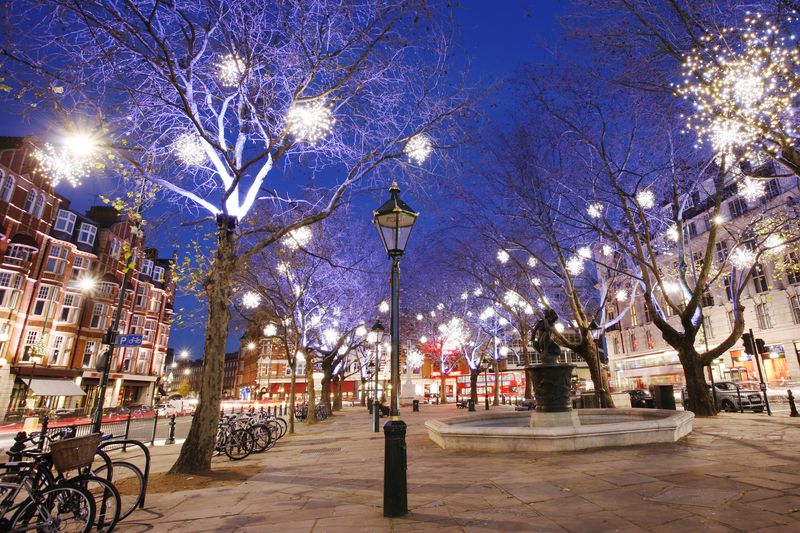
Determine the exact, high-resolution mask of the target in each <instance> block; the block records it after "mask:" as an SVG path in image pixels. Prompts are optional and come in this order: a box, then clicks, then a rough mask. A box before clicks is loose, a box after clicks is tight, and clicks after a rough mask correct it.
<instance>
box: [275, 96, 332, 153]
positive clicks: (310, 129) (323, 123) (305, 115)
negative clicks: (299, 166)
mask: <svg viewBox="0 0 800 533" xmlns="http://www.w3.org/2000/svg"><path fill="white" fill-rule="evenodd" d="M335 123H336V119H335V118H333V114H332V113H331V110H330V109H329V108H328V107H327V105H326V104H325V102H323V101H322V100H317V101H314V102H302V103H297V104H295V105H293V106H292V107H291V109H289V112H288V113H287V114H286V129H287V131H288V132H289V133H290V134H291V135H293V136H294V138H295V139H296V140H298V141H300V142H308V143H312V144H313V143H315V142H317V141H319V140H321V139H323V138H325V137H326V136H327V135H328V134H329V133H330V132H331V130H332V129H333V125H334V124H335Z"/></svg>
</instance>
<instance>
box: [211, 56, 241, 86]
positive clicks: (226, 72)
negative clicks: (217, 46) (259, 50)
mask: <svg viewBox="0 0 800 533" xmlns="http://www.w3.org/2000/svg"><path fill="white" fill-rule="evenodd" d="M244 67H245V65H244V61H242V59H241V58H240V57H239V56H237V55H236V54H227V55H224V56H222V58H220V60H219V61H218V62H217V75H218V76H219V81H220V82H221V83H222V85H224V86H225V87H236V86H237V85H239V80H241V79H242V74H244Z"/></svg>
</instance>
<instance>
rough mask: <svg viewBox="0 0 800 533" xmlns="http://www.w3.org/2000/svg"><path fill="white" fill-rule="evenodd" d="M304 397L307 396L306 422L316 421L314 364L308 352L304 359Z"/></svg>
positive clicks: (312, 422)
mask: <svg viewBox="0 0 800 533" xmlns="http://www.w3.org/2000/svg"><path fill="white" fill-rule="evenodd" d="M306 397H307V398H308V416H306V424H308V425H311V424H316V423H317V409H316V407H317V395H316V391H315V390H314V365H313V364H312V362H311V354H310V353H309V354H308V360H307V361H306Z"/></svg>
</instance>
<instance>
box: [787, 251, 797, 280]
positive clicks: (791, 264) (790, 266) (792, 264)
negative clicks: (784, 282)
mask: <svg viewBox="0 0 800 533" xmlns="http://www.w3.org/2000/svg"><path fill="white" fill-rule="evenodd" d="M784 262H785V263H786V270H787V273H786V278H787V279H788V280H789V283H791V284H792V285H797V284H798V283H800V257H798V256H797V252H789V254H788V255H787V256H786V258H785V261H784Z"/></svg>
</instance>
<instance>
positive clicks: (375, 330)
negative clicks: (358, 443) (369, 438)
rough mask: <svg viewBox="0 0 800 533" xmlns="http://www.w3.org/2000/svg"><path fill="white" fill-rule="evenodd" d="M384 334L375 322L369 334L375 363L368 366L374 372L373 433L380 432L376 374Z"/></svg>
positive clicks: (378, 367)
mask: <svg viewBox="0 0 800 533" xmlns="http://www.w3.org/2000/svg"><path fill="white" fill-rule="evenodd" d="M384 332H385V330H384V329H383V325H382V324H381V323H380V322H375V324H374V325H373V326H372V329H371V330H370V332H369V340H370V341H371V342H374V343H375V363H374V365H373V363H371V362H370V364H369V367H370V368H373V367H374V371H375V372H374V375H375V384H374V386H373V389H372V431H374V432H375V433H378V432H379V431H380V429H379V428H378V426H379V423H378V417H379V416H380V412H379V411H378V372H379V371H380V369H381V366H380V365H381V341H383V334H384Z"/></svg>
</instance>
